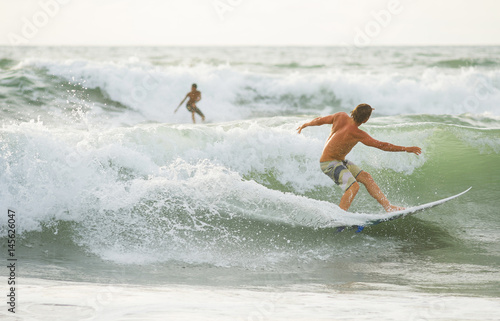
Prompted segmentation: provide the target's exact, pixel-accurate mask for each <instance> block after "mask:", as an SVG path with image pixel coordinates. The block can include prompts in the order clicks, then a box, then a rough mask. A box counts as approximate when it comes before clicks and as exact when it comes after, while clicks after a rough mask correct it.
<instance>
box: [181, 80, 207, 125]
mask: <svg viewBox="0 0 500 321" xmlns="http://www.w3.org/2000/svg"><path fill="white" fill-rule="evenodd" d="M197 88H198V85H196V84H192V85H191V91H190V92H188V93H187V95H186V97H184V99H183V100H182V101H181V103H180V104H179V106H178V107H177V108H176V109H175V111H174V113H176V112H177V109H179V107H181V105H182V104H183V103H184V101H185V100H186V98H188V97H189V100H188V102H187V104H186V108H187V110H189V111H190V112H191V115H192V117H193V123H196V120H195V119H194V113H197V114H198V115H200V116H201V120H202V121H205V115H203V113H202V112H201V110H200V109H199V108H198V107H197V106H196V103H197V102H199V101H200V100H201V92H200V91H199V90H197Z"/></svg>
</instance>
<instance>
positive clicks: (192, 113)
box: [191, 110, 196, 124]
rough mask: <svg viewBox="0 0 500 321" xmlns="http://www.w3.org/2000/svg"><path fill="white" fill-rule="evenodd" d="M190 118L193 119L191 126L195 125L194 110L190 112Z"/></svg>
mask: <svg viewBox="0 0 500 321" xmlns="http://www.w3.org/2000/svg"><path fill="white" fill-rule="evenodd" d="M191 116H192V118H193V124H196V120H195V119H194V110H193V111H192V112H191Z"/></svg>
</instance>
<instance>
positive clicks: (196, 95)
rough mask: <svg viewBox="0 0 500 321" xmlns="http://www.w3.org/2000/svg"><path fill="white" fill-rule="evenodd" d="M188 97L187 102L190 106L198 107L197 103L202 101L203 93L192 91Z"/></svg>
mask: <svg viewBox="0 0 500 321" xmlns="http://www.w3.org/2000/svg"><path fill="white" fill-rule="evenodd" d="M186 96H187V97H189V100H188V102H187V104H188V105H196V103H197V102H198V101H200V100H201V92H200V91H199V90H195V91H190V92H188V93H187V95H186Z"/></svg>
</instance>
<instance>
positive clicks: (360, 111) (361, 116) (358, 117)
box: [351, 104, 373, 124]
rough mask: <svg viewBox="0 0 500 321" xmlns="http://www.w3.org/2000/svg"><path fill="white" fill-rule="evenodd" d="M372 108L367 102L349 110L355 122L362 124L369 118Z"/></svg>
mask: <svg viewBox="0 0 500 321" xmlns="http://www.w3.org/2000/svg"><path fill="white" fill-rule="evenodd" d="M372 110H373V108H372V106H370V105H368V104H359V105H357V106H356V108H354V110H353V111H351V117H352V119H354V121H355V122H356V123H358V124H362V123H364V122H366V121H367V120H368V118H370V116H371V114H372Z"/></svg>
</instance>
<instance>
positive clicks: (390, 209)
mask: <svg viewBox="0 0 500 321" xmlns="http://www.w3.org/2000/svg"><path fill="white" fill-rule="evenodd" d="M404 209H405V208H404V207H401V206H396V205H389V206H387V207H386V208H385V211H386V212H387V213H390V212H397V211H402V210H404Z"/></svg>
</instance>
